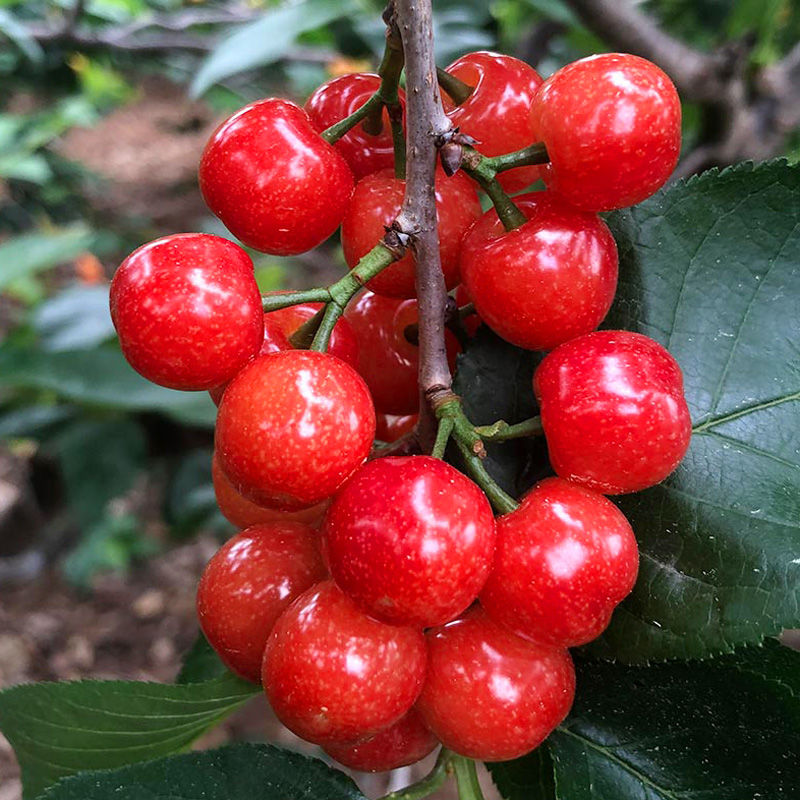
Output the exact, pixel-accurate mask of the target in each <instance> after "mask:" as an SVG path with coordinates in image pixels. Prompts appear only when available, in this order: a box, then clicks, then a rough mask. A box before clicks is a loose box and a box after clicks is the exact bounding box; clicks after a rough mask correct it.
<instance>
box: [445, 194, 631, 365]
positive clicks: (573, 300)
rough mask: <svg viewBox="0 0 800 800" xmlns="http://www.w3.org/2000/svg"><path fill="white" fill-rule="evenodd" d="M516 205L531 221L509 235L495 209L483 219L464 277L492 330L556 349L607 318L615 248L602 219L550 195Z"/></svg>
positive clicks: (465, 251)
mask: <svg viewBox="0 0 800 800" xmlns="http://www.w3.org/2000/svg"><path fill="white" fill-rule="evenodd" d="M514 202H515V204H516V205H517V206H518V207H519V208H520V210H521V211H522V212H523V213H524V214H525V216H526V217H527V218H528V222H526V223H525V224H523V225H521V226H520V227H519V228H515V229H514V230H512V231H506V230H505V228H504V227H503V224H502V223H501V222H500V220H499V219H498V217H497V213H496V212H495V211H494V210H490V211H488V212H487V213H486V214H484V215H483V216H482V217H481V219H480V220H478V222H476V223H475V225H473V226H472V228H470V230H469V232H468V233H467V235H466V236H465V237H464V240H463V242H462V246H461V275H462V279H463V280H464V284H465V286H466V290H467V293H468V294H469V296H470V297H472V298H474V301H473V302H474V303H475V308H476V309H477V311H478V314H479V315H480V317H481V319H482V320H483V321H484V322H485V323H486V324H487V325H489V327H490V328H492V330H494V331H495V332H496V333H497V334H499V335H500V336H502V337H503V338H504V339H505V340H506V341H509V342H511V343H512V344H515V345H517V346H518V347H524V348H526V349H528V350H551V349H552V348H554V347H556V346H557V345H559V344H561V343H562V342H566V341H569V340H570V339H574V338H575V337H576V336H580V335H581V334H584V333H589V332H590V331H593V330H594V329H595V328H596V327H597V326H598V325H599V324H600V323H601V322H602V321H603V318H604V317H605V315H606V314H607V313H608V309H609V308H611V303H612V302H613V300H614V293H615V292H616V289H617V273H618V258H617V246H616V243H615V242H614V237H613V236H612V235H611V231H609V229H608V226H607V225H606V224H605V222H603V220H601V219H600V217H598V216H597V215H596V214H590V213H587V212H585V211H578V210H576V209H574V208H572V207H571V206H569V205H568V204H567V203H565V202H564V201H563V200H562V199H561V198H559V197H558V196H557V195H552V194H551V193H550V192H533V193H531V194H525V195H519V196H518V197H515V198H514Z"/></svg>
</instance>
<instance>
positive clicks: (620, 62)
mask: <svg viewBox="0 0 800 800" xmlns="http://www.w3.org/2000/svg"><path fill="white" fill-rule="evenodd" d="M531 129H532V134H533V136H534V138H536V139H541V140H542V141H544V143H545V145H546V146H547V152H548V154H549V156H550V165H549V166H548V167H547V168H545V169H543V170H542V176H543V177H544V180H545V182H546V183H547V185H548V187H549V188H550V189H552V190H553V191H555V192H558V193H559V194H562V195H563V196H564V197H565V198H566V199H567V200H569V202H570V203H572V204H573V205H575V206H577V207H578V208H584V209H586V210H587V211H609V210H610V209H613V208H623V207H625V206H631V205H634V204H635V203H638V202H639V201H640V200H644V199H645V198H646V197H649V196H650V195H651V194H653V192H655V191H656V190H657V189H658V188H659V187H660V186H662V185H663V184H664V182H665V181H666V180H667V178H669V176H670V175H671V174H672V170H673V169H674V168H675V164H676V163H677V162H678V155H679V153H680V149H681V104H680V99H679V98H678V93H677V91H675V86H674V85H673V84H672V81H671V80H670V79H669V77H668V76H667V75H666V74H665V73H664V72H662V70H661V69H659V68H658V67H657V66H656V65H655V64H653V63H651V62H650V61H647V60H646V59H644V58H639V57H638V56H632V55H627V54H625V53H605V54H603V55H597V56H590V57H589V58H583V59H581V60H580V61H575V62H574V63H572V64H567V66H566V67H563V68H562V69H560V70H558V72H556V73H554V74H553V75H551V76H550V77H549V78H548V79H547V80H546V81H545V83H544V85H543V86H542V88H541V89H540V90H539V92H538V93H537V94H536V97H535V99H534V101H533V105H532V106H531Z"/></svg>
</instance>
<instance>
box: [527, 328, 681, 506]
mask: <svg viewBox="0 0 800 800" xmlns="http://www.w3.org/2000/svg"><path fill="white" fill-rule="evenodd" d="M533 385H534V391H535V392H536V396H537V398H538V400H539V406H540V413H541V416H542V424H543V426H544V432H545V436H546V437H547V447H548V450H549V453H550V461H551V463H552V465H553V469H555V471H556V472H557V473H558V475H560V476H561V477H562V478H569V479H570V480H574V481H576V482H577V483H581V484H583V485H585V486H588V487H589V488H591V489H596V490H597V491H599V492H602V493H603V494H623V493H626V492H638V491H640V490H641V489H646V488H647V487H649V486H653V485H654V484H656V483H659V482H660V481H662V480H664V478H666V477H667V475H669V474H670V473H671V472H672V471H673V470H674V469H675V468H676V467H677V466H678V464H679V463H680V461H681V459H682V458H683V456H684V454H685V453H686V450H687V448H688V447H689V439H690V437H691V433H692V429H691V420H690V418H689V409H688V407H687V405H686V399H685V398H684V395H683V376H682V374H681V370H680V367H679V366H678V364H677V362H676V361H675V359H674V358H673V357H672V356H671V355H670V354H669V353H668V352H667V351H666V350H665V349H664V348H663V347H662V346H661V345H660V344H658V342H655V341H653V340H652V339H650V338H648V337H647V336H642V335H641V334H639V333H631V332H629V331H596V332H595V333H589V334H586V336H581V337H579V338H577V339H573V340H572V341H571V342H567V343H566V344H562V345H561V346H560V347H557V348H556V349H555V350H553V352H552V353H550V354H549V355H548V356H547V357H546V358H545V359H544V361H543V362H542V363H541V365H540V366H539V368H538V370H537V371H536V374H535V376H534V383H533Z"/></svg>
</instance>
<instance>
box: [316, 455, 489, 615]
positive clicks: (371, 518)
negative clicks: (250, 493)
mask: <svg viewBox="0 0 800 800" xmlns="http://www.w3.org/2000/svg"><path fill="white" fill-rule="evenodd" d="M323 535H324V537H325V548H326V550H325V552H326V556H327V561H328V565H329V567H330V571H331V575H332V576H333V578H334V580H335V581H336V583H337V585H338V586H339V588H340V589H342V591H344V592H345V593H346V594H347V595H348V596H349V597H351V598H352V599H353V600H354V601H355V602H356V604H357V605H358V606H359V607H360V608H362V609H363V610H364V611H365V612H366V613H367V614H369V615H370V616H372V617H375V618H376V619H380V620H383V621H384V622H390V623H392V624H395V625H416V626H419V627H429V626H431V625H441V624H443V623H444V622H447V621H449V620H451V619H453V618H454V617H456V616H458V614H460V613H461V612H462V611H464V609H466V608H467V606H469V604H470V603H472V601H473V600H475V598H476V597H477V595H478V592H479V591H480V590H481V587H482V586H483V584H484V582H485V581H486V576H487V575H488V574H489V569H490V567H491V563H492V556H493V554H494V539H495V530H494V518H493V516H492V509H491V506H490V505H489V501H488V500H487V499H486V495H484V494H483V492H482V491H481V490H480V489H479V488H478V487H477V486H476V485H475V484H474V483H473V482H472V481H470V480H469V479H467V478H465V477H464V475H462V474H461V473H460V472H459V471H458V470H456V469H454V468H453V467H451V466H450V465H449V464H446V463H445V462H444V461H440V460H439V459H436V458H431V457H430V456H410V457H407V458H379V459H376V460H374V461H371V462H369V463H368V464H365V465H364V466H363V467H362V468H361V469H360V470H359V471H358V472H357V473H356V474H355V475H354V476H353V477H352V478H351V479H350V480H349V481H348V482H347V484H346V485H345V487H344V488H343V489H342V490H341V492H339V494H338V495H337V496H336V499H335V500H334V501H333V504H332V505H331V507H330V509H329V510H328V513H327V515H326V517H325V523H324V527H323Z"/></svg>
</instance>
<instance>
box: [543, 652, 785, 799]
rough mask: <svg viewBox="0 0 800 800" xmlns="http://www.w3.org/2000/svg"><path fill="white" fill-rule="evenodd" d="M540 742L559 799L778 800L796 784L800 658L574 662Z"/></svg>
mask: <svg viewBox="0 0 800 800" xmlns="http://www.w3.org/2000/svg"><path fill="white" fill-rule="evenodd" d="M578 667H579V668H578V696H577V698H576V702H575V706H574V707H573V710H572V713H571V714H570V716H569V718H568V719H567V721H566V722H565V723H564V724H563V725H562V726H561V728H559V729H558V730H557V731H556V732H555V733H553V734H552V736H551V737H550V739H549V740H548V742H549V745H550V752H551V753H552V756H553V761H554V763H555V775H556V786H557V787H558V797H559V798H560V800H712V798H713V800H779V798H790V797H795V796H796V792H797V787H798V786H800V694H798V688H800V678H799V677H798V676H800V654H798V653H796V652H794V651H791V650H789V649H788V648H784V647H782V646H781V645H778V644H777V643H774V642H770V643H769V644H768V645H767V646H766V647H764V648H763V649H760V648H750V649H747V650H744V651H742V653H737V654H735V655H732V656H723V657H721V658H719V659H716V660H713V661H704V662H696V663H686V664H678V663H673V664H660V665H656V666H651V667H623V666H621V665H611V664H603V663H598V662H595V663H591V662H589V663H584V664H579V665H578Z"/></svg>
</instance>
